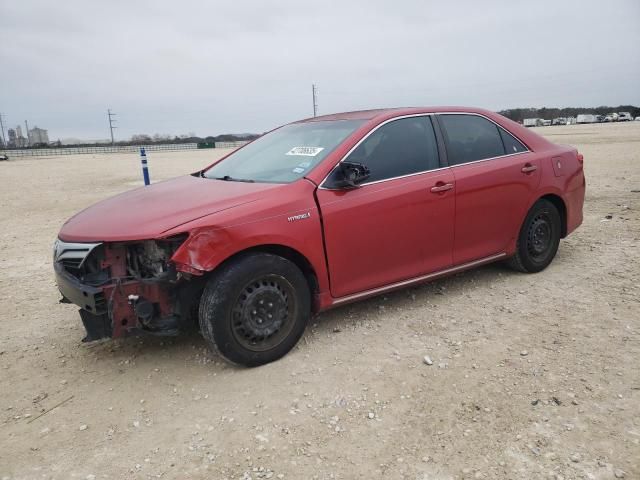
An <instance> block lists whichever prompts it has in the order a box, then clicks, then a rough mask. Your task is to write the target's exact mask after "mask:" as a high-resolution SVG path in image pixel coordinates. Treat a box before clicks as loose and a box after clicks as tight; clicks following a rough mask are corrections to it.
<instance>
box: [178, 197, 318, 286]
mask: <svg viewBox="0 0 640 480" xmlns="http://www.w3.org/2000/svg"><path fill="white" fill-rule="evenodd" d="M260 247H263V248H265V249H268V248H273V247H284V248H287V249H290V250H293V251H295V252H297V253H298V254H299V255H301V256H302V257H304V258H305V259H306V261H307V262H308V263H309V265H310V266H311V268H312V269H313V270H314V273H315V275H316V277H317V281H318V290H319V292H323V291H325V290H328V289H329V279H328V273H327V267H326V262H325V257H324V245H323V241H322V225H321V222H320V217H319V213H318V210H317V208H315V207H313V208H307V209H303V210H296V211H292V212H287V213H283V214H280V215H275V216H271V217H267V218H264V219H261V220H255V221H248V222H245V223H239V224H235V225H232V226H226V227H216V226H204V227H197V228H194V229H192V230H191V231H189V237H188V239H187V240H186V241H185V242H184V243H183V244H182V245H181V246H180V248H179V249H178V250H177V251H176V252H175V253H174V255H173V257H172V261H173V262H174V263H175V265H176V269H177V270H178V271H182V272H185V273H191V274H195V275H204V274H206V273H208V272H211V271H213V270H215V269H216V268H217V267H218V266H220V265H221V264H222V263H223V262H225V261H226V260H228V259H229V258H231V257H233V256H234V255H237V254H238V253H241V252H243V251H246V250H250V249H256V248H260Z"/></svg>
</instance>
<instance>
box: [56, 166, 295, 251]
mask: <svg viewBox="0 0 640 480" xmlns="http://www.w3.org/2000/svg"><path fill="white" fill-rule="evenodd" d="M282 187H283V185H280V184H269V183H247V182H232V181H223V180H213V179H208V178H201V177H196V176H193V175H188V176H184V177H178V178H174V179H172V180H167V181H165V182H160V183H156V184H153V185H150V186H148V187H141V188H137V189H135V190H131V191H129V192H125V193H122V194H120V195H116V196H115V197H111V198H109V199H107V200H103V201H101V202H98V203H96V204H95V205H92V206H91V207H89V208H87V209H85V210H83V211H82V212H80V213H78V214H77V215H75V216H73V217H71V218H70V219H69V220H67V222H66V223H65V224H64V225H63V227H62V230H60V234H59V237H60V239H61V240H64V241H67V242H99V241H100V242H108V241H127V240H143V239H150V238H156V237H159V236H162V234H163V233H164V232H166V231H167V230H170V229H173V228H175V227H177V226H179V225H182V224H183V223H187V222H190V221H192V220H195V219H197V218H200V217H204V216H206V215H211V214H213V213H217V212H220V211H222V210H227V209H230V208H233V207H237V206H239V205H243V204H246V203H251V202H255V201H258V200H260V198H262V197H263V196H264V194H265V192H267V191H269V190H272V189H276V188H282Z"/></svg>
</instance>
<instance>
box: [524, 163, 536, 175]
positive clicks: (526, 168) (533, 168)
mask: <svg viewBox="0 0 640 480" xmlns="http://www.w3.org/2000/svg"><path fill="white" fill-rule="evenodd" d="M537 169H538V167H536V166H535V165H531V164H530V163H526V164H525V165H524V167H522V170H521V171H522V173H532V172H535V171H536V170H537Z"/></svg>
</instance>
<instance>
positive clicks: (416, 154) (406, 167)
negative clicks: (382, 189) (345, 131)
mask: <svg viewBox="0 0 640 480" xmlns="http://www.w3.org/2000/svg"><path fill="white" fill-rule="evenodd" d="M348 160H349V161H351V162H359V163H362V164H364V165H366V166H367V167H369V170H370V171H371V176H370V177H369V179H368V180H367V182H375V181H378V180H385V179H388V178H394V177H400V176H403V175H409V174H412V173H418V172H424V171H426V170H433V169H435V168H439V167H440V162H439V159H438V147H437V144H436V136H435V133H434V131H433V125H432V123H431V119H430V118H429V117H427V116H422V117H407V118H401V119H398V120H394V121H392V122H389V123H387V124H385V125H383V126H382V127H380V128H378V129H377V130H376V131H375V132H373V133H372V134H371V135H369V136H368V137H367V138H366V140H364V141H363V142H362V143H361V144H360V145H358V147H357V148H356V149H355V150H354V151H353V152H351V154H350V155H349V157H348Z"/></svg>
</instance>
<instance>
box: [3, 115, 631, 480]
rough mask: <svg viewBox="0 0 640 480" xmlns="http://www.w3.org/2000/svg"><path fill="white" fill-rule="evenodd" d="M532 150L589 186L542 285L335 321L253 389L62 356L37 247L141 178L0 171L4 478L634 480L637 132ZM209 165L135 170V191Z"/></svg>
mask: <svg viewBox="0 0 640 480" xmlns="http://www.w3.org/2000/svg"><path fill="white" fill-rule="evenodd" d="M537 130H538V131H539V133H541V134H543V135H545V136H547V137H549V138H550V139H551V140H553V141H555V142H559V143H568V144H572V145H575V146H577V147H578V148H579V150H580V151H581V152H582V153H583V154H584V156H585V169H586V173H587V183H588V187H587V199H586V205H585V220H584V224H583V225H582V227H581V228H580V229H579V230H578V231H576V232H575V233H574V234H573V235H571V236H570V237H569V238H568V239H566V240H564V241H563V242H562V243H561V246H560V250H559V253H558V256H557V257H556V259H555V261H554V262H553V264H552V265H551V266H550V267H549V268H548V269H547V270H546V271H544V272H542V273H540V274H537V275H524V274H517V273H514V272H511V271H509V270H507V269H505V268H503V267H502V266H500V265H491V266H487V267H484V268H480V269H478V270H474V271H470V272H467V273H463V274H459V275H456V276H454V277H450V278H448V279H444V280H441V281H437V282H434V283H431V284H428V285H424V286H420V287H416V288H412V289H408V290H404V291H400V292H397V293H394V294H390V295H387V296H383V297H378V298H375V299H371V300H367V301H363V302H360V303H357V304H353V305H350V306H346V307H342V308H339V309H336V310H333V311H331V312H329V313H327V314H323V315H321V316H320V317H318V318H317V319H315V320H314V322H313V325H312V326H311V327H310V328H309V329H308V331H307V333H306V334H305V336H304V337H303V339H302V341H301V342H300V343H299V345H298V346H297V347H296V348H295V349H294V351H292V352H291V353H290V354H289V355H287V356H286V357H285V358H284V359H282V360H281V361H278V362H276V363H273V364H270V365H267V366H264V367H260V368H256V369H242V368H236V367H231V366H228V365H227V364H225V363H223V362H221V361H220V359H218V358H216V357H215V356H213V355H212V354H210V353H208V351H207V349H206V348H205V345H204V343H203V341H202V339H201V338H200V337H199V336H197V335H192V336H185V337H179V338H174V339H166V338H165V339H163V338H155V337H138V338H128V339H124V340H119V341H103V342H98V343H92V344H88V345H85V344H82V343H80V339H81V338H82V336H83V329H82V326H81V323H80V320H79V317H78V315H77V312H76V308H75V307H73V306H70V305H61V304H58V303H57V301H58V298H59V295H58V293H57V290H56V288H55V285H54V282H53V275H52V268H51V246H52V243H53V239H54V238H55V236H56V233H57V231H58V229H59V228H60V226H61V224H62V222H63V221H64V220H65V219H66V218H68V217H69V216H71V215H72V214H73V213H75V212H76V211H78V210H79V209H81V208H83V207H84V206H86V205H88V204H90V203H92V202H95V201H98V200H100V199H103V198H105V197H108V196H110V195H113V194H115V193H118V192H121V191H124V190H127V189H130V188H133V187H134V186H136V185H139V184H140V172H139V162H138V158H137V157H136V156H135V155H109V156H107V155H102V156H99V155H97V156H69V157H55V158H46V159H42V158H40V159H16V160H11V161H9V162H3V163H2V164H0V178H1V179H2V189H1V190H0V270H1V271H2V276H0V321H1V322H2V333H0V478H3V479H4V478H10V479H20V478H25V479H30V478H34V479H35V478H55V479H69V478H80V479H85V478H86V479H92V478H95V479H101V478H182V479H184V478H211V479H223V478H229V479H231V478H234V479H247V478H252V479H257V478H274V479H281V478H285V479H303V478H304V479H316V478H317V479H330V478H336V479H359V478H363V479H365V478H366V479H369V478H385V479H400V478H406V479H419V480H422V479H424V480H426V479H463V478H473V479H476V478H485V479H494V478H499V479H501V478H511V479H533V478H536V479H537V478H553V479H567V480H569V479H582V478H584V479H609V478H612V479H613V478H626V479H638V478H640V368H639V367H640V297H639V293H640V251H639V250H640V249H639V240H640V214H639V212H640V201H639V200H640V122H635V123H627V124H607V125H594V126H568V127H547V128H540V129H537ZM216 154H219V152H212V151H198V152H180V153H162V154H161V153H150V154H149V161H150V168H151V175H152V179H153V180H158V179H161V178H162V179H164V178H169V177H173V176H177V175H180V174H183V173H188V172H190V171H193V170H195V169H196V168H197V167H198V166H202V165H204V164H206V163H207V162H208V161H210V160H211V159H212V158H214V156H215V155H216ZM609 216H610V217H609ZM425 356H428V357H429V360H430V362H432V365H428V364H427V363H426V362H425V359H424V357H425ZM61 402H63V403H62V404H61V405H60V406H58V407H57V408H54V409H53V410H51V411H49V412H48V413H46V414H44V415H42V416H39V415H41V414H42V413H43V412H47V411H48V410H49V409H51V408H52V407H55V406H56V405H58V404H60V403H61Z"/></svg>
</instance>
